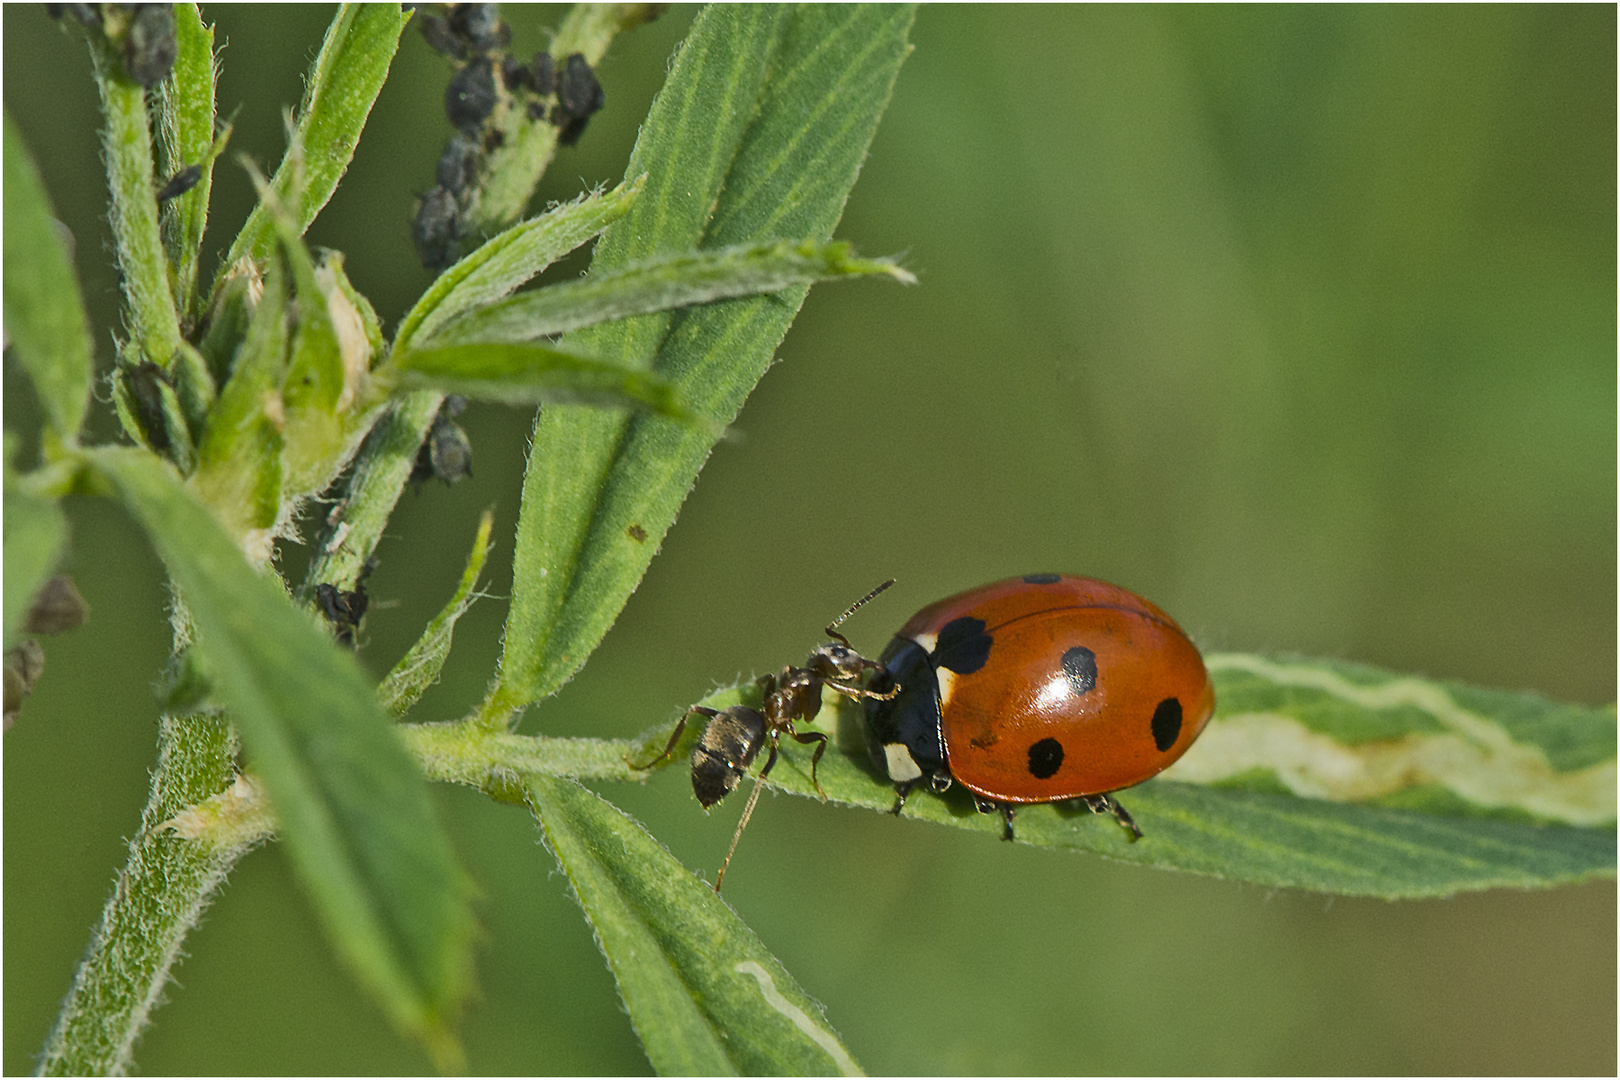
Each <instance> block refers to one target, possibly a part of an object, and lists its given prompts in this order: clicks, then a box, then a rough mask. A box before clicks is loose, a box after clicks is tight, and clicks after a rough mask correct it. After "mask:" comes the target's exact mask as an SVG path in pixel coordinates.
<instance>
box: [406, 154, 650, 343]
mask: <svg viewBox="0 0 1620 1080" xmlns="http://www.w3.org/2000/svg"><path fill="white" fill-rule="evenodd" d="M641 184H642V182H641V181H640V180H636V181H634V182H626V183H623V184H620V185H619V186H618V187H616V188H614V189H613V190H612V191H607V192H594V193H592V194H590V195H586V196H582V197H581V198H579V199H577V200H575V201H574V202H571V203H569V204H567V205H565V206H559V207H557V208H556V209H554V210H550V211H547V212H546V213H544V214H541V215H540V216H539V217H536V218H531V219H529V220H528V221H525V222H523V223H521V224H518V225H514V226H512V227H511V228H510V229H507V230H506V231H505V232H503V233H501V234H500V235H499V236H495V237H492V238H490V239H489V240H487V241H485V242H484V244H483V245H481V246H480V247H479V248H478V250H477V251H474V252H473V253H472V254H470V255H468V256H467V257H466V258H464V259H462V260H461V261H460V262H458V263H456V264H455V265H454V266H452V267H450V269H448V270H446V271H445V272H444V273H442V274H440V275H439V277H438V279H437V280H436V281H434V283H433V285H432V287H430V288H429V289H428V291H427V292H425V293H423V294H422V298H421V299H420V300H418V301H417V302H416V305H415V306H414V307H412V308H411V310H410V313H409V314H407V315H406V316H405V319H404V321H403V322H401V323H400V326H399V333H398V334H396V335H395V337H394V347H395V348H396V349H401V350H403V349H404V348H405V347H406V346H407V345H408V344H410V342H411V341H413V340H414V339H415V338H416V337H418V336H426V335H429V334H432V333H433V331H434V330H435V329H436V328H437V327H439V326H441V325H443V324H444V323H445V322H446V321H448V320H450V319H453V318H455V317H456V316H457V315H461V314H463V313H465V312H468V311H471V310H473V309H474V308H477V307H481V306H483V305H486V304H490V303H493V302H494V301H496V300H499V299H500V298H501V297H503V296H506V295H507V294H508V293H510V292H511V291H512V290H513V289H516V288H517V287H518V286H520V285H522V284H523V283H524V282H526V281H528V280H529V279H531V278H533V277H535V276H537V275H538V274H539V273H540V272H541V271H543V270H544V269H545V268H546V267H548V266H550V265H551V264H552V263H553V262H555V261H556V260H557V259H559V258H561V257H562V256H564V255H566V254H567V253H568V252H570V251H573V250H574V249H575V248H577V247H579V246H580V245H581V244H584V243H587V242H589V241H590V239H591V238H592V237H594V236H597V235H598V234H600V233H601V231H602V230H603V229H605V228H607V227H608V226H609V225H611V224H612V223H613V222H615V221H617V220H618V219H619V218H621V217H623V216H624V215H625V213H626V212H628V211H629V209H630V207H631V206H632V205H634V203H635V200H636V196H637V195H638V194H640V192H641ZM545 291H547V292H549V291H550V290H545Z"/></svg>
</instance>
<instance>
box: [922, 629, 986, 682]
mask: <svg viewBox="0 0 1620 1080" xmlns="http://www.w3.org/2000/svg"><path fill="white" fill-rule="evenodd" d="M989 660H990V635H989V634H987V633H985V632H984V620H983V619H975V618H973V617H972V616H971V615H964V616H962V617H961V618H960V619H952V620H951V621H950V622H948V623H946V624H945V625H944V626H942V627H940V629H939V637H938V639H937V640H936V641H935V642H934V666H935V667H942V668H948V669H950V670H951V671H954V672H956V673H957V674H958V675H971V674H973V673H974V672H975V671H978V670H979V669H980V668H982V667H984V665H985V664H986V663H988V662H989Z"/></svg>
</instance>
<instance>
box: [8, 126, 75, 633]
mask: <svg viewBox="0 0 1620 1080" xmlns="http://www.w3.org/2000/svg"><path fill="white" fill-rule="evenodd" d="M5 132H6V134H5V139H6V143H5V149H6V153H5V204H6V205H5V225H6V233H5V235H6V252H5V313H6V334H7V336H8V337H9V338H10V339H11V348H15V349H16V351H17V357H18V359H20V360H21V361H22V363H23V366H24V367H25V368H27V370H28V375H29V378H30V379H32V380H33V383H34V390H35V392H36V393H37V394H38V395H39V399H40V404H41V405H43V406H44V408H45V417H46V420H47V421H48V423H49V424H50V428H51V431H52V433H53V434H54V435H55V437H56V438H57V439H59V440H61V441H62V442H65V443H72V442H74V441H75V440H77V438H78V436H79V425H80V424H81V423H82V422H83V420H84V410H85V406H86V405H87V404H89V401H90V325H89V323H88V322H87V321H86V319H85V314H84V301H83V300H82V299H80V296H79V281H78V275H76V274H75V273H74V272H73V263H72V261H71V260H70V259H69V258H68V253H67V249H66V248H65V247H64V246H63V243H62V237H61V236H60V235H58V233H57V231H56V226H55V224H54V222H55V215H53V214H52V213H51V204H50V201H49V199H48V198H47V197H46V195H45V188H44V185H43V184H42V183H41V182H40V178H39V171H38V170H37V169H36V168H35V167H34V159H33V157H32V156H31V155H30V154H29V153H28V148H27V147H26V146H24V145H23V142H22V136H21V135H20V134H18V132H17V128H16V125H15V124H13V123H12V120H11V116H10V115H9V114H8V115H7V116H6V118H5ZM8 610H9V609H8ZM7 625H8V626H9V625H10V623H9V622H8V623H7Z"/></svg>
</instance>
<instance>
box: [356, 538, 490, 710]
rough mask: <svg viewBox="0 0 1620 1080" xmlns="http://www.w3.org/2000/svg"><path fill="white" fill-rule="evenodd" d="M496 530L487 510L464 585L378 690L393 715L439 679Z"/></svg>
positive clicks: (470, 600) (470, 601)
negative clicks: (451, 641)
mask: <svg viewBox="0 0 1620 1080" xmlns="http://www.w3.org/2000/svg"><path fill="white" fill-rule="evenodd" d="M494 528H495V515H494V514H493V513H491V512H490V511H488V510H486V511H484V516H483V517H482V518H480V519H479V521H478V535H477V536H476V537H475V538H474V539H473V546H472V553H471V554H469V555H468V556H467V568H466V569H465V570H463V571H462V573H461V583H460V584H459V585H457V586H456V591H455V593H454V594H453V595H452V596H451V597H450V602H449V603H447V604H445V605H444V609H443V610H442V611H440V612H439V614H438V615H436V616H434V618H433V621H432V622H430V623H428V625H427V629H426V630H423V631H422V636H421V637H420V638H419V639H417V642H416V644H415V645H412V646H411V649H410V651H409V652H407V653H406V654H405V655H404V656H403V657H401V658H400V661H399V663H397V664H395V665H394V668H393V670H392V671H390V672H389V673H388V675H387V676H386V677H385V678H384V679H383V681H382V683H381V684H379V685H378V687H377V698H378V700H379V701H381V702H382V706H383V708H384V709H387V710H388V714H389V715H390V716H404V715H405V714H406V713H407V712H409V711H410V708H411V706H412V705H415V704H416V702H417V699H418V698H420V697H421V696H422V694H423V693H424V692H425V691H426V690H427V688H428V687H430V686H432V685H433V684H434V683H435V682H437V681H438V679H439V672H440V670H441V669H443V667H444V661H445V659H446V658H447V657H448V656H449V655H450V639H451V637H452V635H453V634H454V633H455V630H456V622H457V620H459V619H460V618H461V617H462V615H464V614H466V612H467V609H468V608H469V607H471V606H472V602H473V601H474V600H476V599H477V598H478V596H477V594H476V593H474V592H473V586H475V585H477V584H478V575H479V574H481V573H482V572H483V570H484V558H485V557H486V556H487V555H488V554H489V536H490V532H491V531H492V530H493V529H494Z"/></svg>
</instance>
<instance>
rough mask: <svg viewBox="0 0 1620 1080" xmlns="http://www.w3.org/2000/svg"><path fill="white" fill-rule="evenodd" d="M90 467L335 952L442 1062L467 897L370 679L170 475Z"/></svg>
mask: <svg viewBox="0 0 1620 1080" xmlns="http://www.w3.org/2000/svg"><path fill="white" fill-rule="evenodd" d="M89 463H90V465H91V467H92V468H93V469H94V471H95V472H96V473H97V474H98V475H99V476H100V477H101V478H102V479H103V481H104V482H105V483H107V484H108V485H109V486H110V487H111V488H112V489H113V491H114V492H115V493H116V495H117V496H118V498H119V500H120V501H121V502H122V503H123V504H124V506H125V507H127V508H128V510H129V511H130V512H131V513H132V514H133V515H134V517H135V518H136V520H137V521H138V522H139V523H140V524H141V526H142V527H143V529H144V530H145V531H146V533H147V535H148V536H149V537H150V538H151V540H152V543H153V545H154V547H156V549H157V552H158V554H159V556H161V557H162V559H163V562H164V565H165V566H166V567H167V568H168V570H169V573H170V574H171V575H172V576H173V579H174V582H175V584H176V586H177V587H178V589H179V592H180V595H181V597H182V598H183V601H184V603H185V604H186V606H187V609H188V611H189V612H190V614H191V616H192V619H193V621H194V623H195V625H196V628H197V648H198V649H199V650H200V651H201V652H202V654H203V656H204V657H205V658H206V660H207V662H208V669H209V672H210V674H211V676H212V678H213V682H214V692H215V693H217V694H218V695H219V698H220V699H221V700H222V701H223V702H224V703H225V704H226V706H227V707H228V708H229V709H230V713H231V719H232V720H233V721H234V723H235V724H236V726H237V728H238V730H240V732H241V735H242V742H243V744H244V746H245V747H246V749H247V752H248V756H249V759H250V761H251V762H252V764H253V767H254V769H255V771H256V772H257V773H258V775H259V776H260V777H261V778H262V779H263V781H264V785H265V788H266V789H267V790H268V792H269V795H270V798H271V801H272V803H273V804H274V808H275V812H276V816H277V818H278V819H279V821H280V822H281V832H282V835H283V836H284V837H285V838H286V840H287V845H288V849H289V850H290V852H291V854H292V859H293V864H294V866H295V867H296V868H297V869H298V872H299V876H300V877H301V879H302V880H303V883H304V886H305V887H306V888H307V889H308V890H309V893H310V895H311V896H312V897H313V898H314V900H315V906H316V909H317V910H318V911H319V912H320V915H321V918H322V920H323V921H324V922H325V924H326V927H327V930H328V932H329V933H330V934H331V936H332V939H333V941H334V943H335V945H336V947H337V949H338V951H339V952H340V954H341V955H343V956H344V957H345V958H346V959H347V960H348V961H349V963H350V964H351V965H352V967H353V968H354V970H355V972H356V973H357V975H358V977H359V979H360V981H361V982H362V984H363V985H364V986H365V987H366V989H368V990H369V991H370V992H371V993H372V994H373V995H375V996H376V998H377V999H378V1001H379V1002H380V1003H381V1004H382V1006H383V1008H384V1010H385V1011H386V1012H387V1014H388V1015H389V1017H390V1018H391V1019H392V1020H393V1021H394V1023H395V1024H397V1025H398V1026H399V1027H400V1028H402V1029H404V1030H406V1031H408V1032H410V1033H412V1034H415V1035H418V1036H420V1037H423V1038H424V1039H426V1040H427V1042H428V1045H429V1047H430V1049H432V1050H434V1051H435V1052H436V1053H437V1054H439V1055H440V1059H441V1061H445V1062H452V1061H453V1060H454V1043H453V1040H452V1038H451V1036H450V1035H449V1031H448V1024H449V1022H450V1020H451V1019H452V1017H453V1015H454V1013H455V1011H456V1008H457V1006H458V1005H459V1003H460V1002H461V1000H462V998H463V996H464V995H465V993H466V991H467V989H468V981H469V977H470V960H471V953H470V948H471V937H472V929H473V920H472V912H471V908H470V905H469V894H470V892H471V887H470V884H469V882H468V881H467V879H466V877H465V876H464V875H463V873H462V871H461V870H460V869H459V868H458V867H457V866H456V863H455V860H454V858H453V856H452V854H451V851H450V845H449V841H448V839H447V837H446V836H445V834H444V832H443V830H442V829H441V828H440V826H439V824H438V822H437V820H436V819H435V817H434V814H433V809H432V805H431V803H430V801H429V799H428V795H427V788H426V785H425V783H424V782H423V780H422V777H421V774H420V773H419V772H418V771H417V769H416V767H415V765H414V764H413V763H412V761H411V759H410V756H409V754H407V753H406V751H405V748H404V746H403V745H402V744H401V743H400V741H399V739H398V737H397V736H396V735H395V734H394V733H393V731H392V730H391V725H390V723H389V721H388V717H387V715H386V714H385V713H384V712H383V710H382V708H381V706H380V705H378V703H377V699H376V696H375V693H374V691H373V689H372V687H371V686H370V684H369V682H368V680H367V679H366V678H365V676H364V675H363V674H362V673H361V671H360V669H359V667H358V666H357V665H356V664H355V662H354V660H353V658H352V657H350V656H347V655H345V654H344V653H343V652H341V651H340V650H339V649H337V648H336V647H335V646H334V645H333V644H332V642H331V641H330V640H328V639H327V638H325V637H324V636H323V635H322V634H321V633H320V631H319V630H318V629H317V628H316V627H315V626H314V624H313V623H312V622H311V620H310V619H309V617H308V616H307V615H305V614H304V613H301V612H299V611H298V610H296V609H295V608H294V607H293V606H292V604H291V603H290V602H289V601H288V599H287V597H286V594H285V593H284V592H283V591H282V590H281V588H280V586H279V585H278V584H277V583H276V582H275V580H274V579H273V578H271V577H268V576H265V575H262V574H259V573H257V572H256V571H254V569H253V568H252V567H251V566H249V565H248V563H247V561H246V560H245V559H244V558H243V556H242V553H241V552H240V551H239V550H238V548H237V546H236V544H235V543H234V542H233V541H232V539H231V538H230V537H229V536H228V535H227V534H226V532H225V531H224V530H223V529H222V528H220V526H219V525H218V524H217V523H216V522H215V521H214V519H213V518H212V517H211V516H210V515H209V513H208V511H207V510H206V509H205V508H204V507H203V505H202V504H201V503H199V502H198V501H197V500H196V499H195V498H193V497H192V496H191V495H190V493H189V492H187V491H186V489H185V488H184V487H182V486H181V484H180V483H179V481H178V479H177V478H176V477H175V476H174V474H173V473H172V472H171V471H169V469H168V467H167V466H165V465H163V464H162V463H161V462H159V461H157V460H155V459H154V458H152V457H151V456H150V455H148V454H145V453H142V452H140V451H133V450H107V451H102V452H99V453H98V454H96V455H95V456H94V457H92V458H90V459H89Z"/></svg>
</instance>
